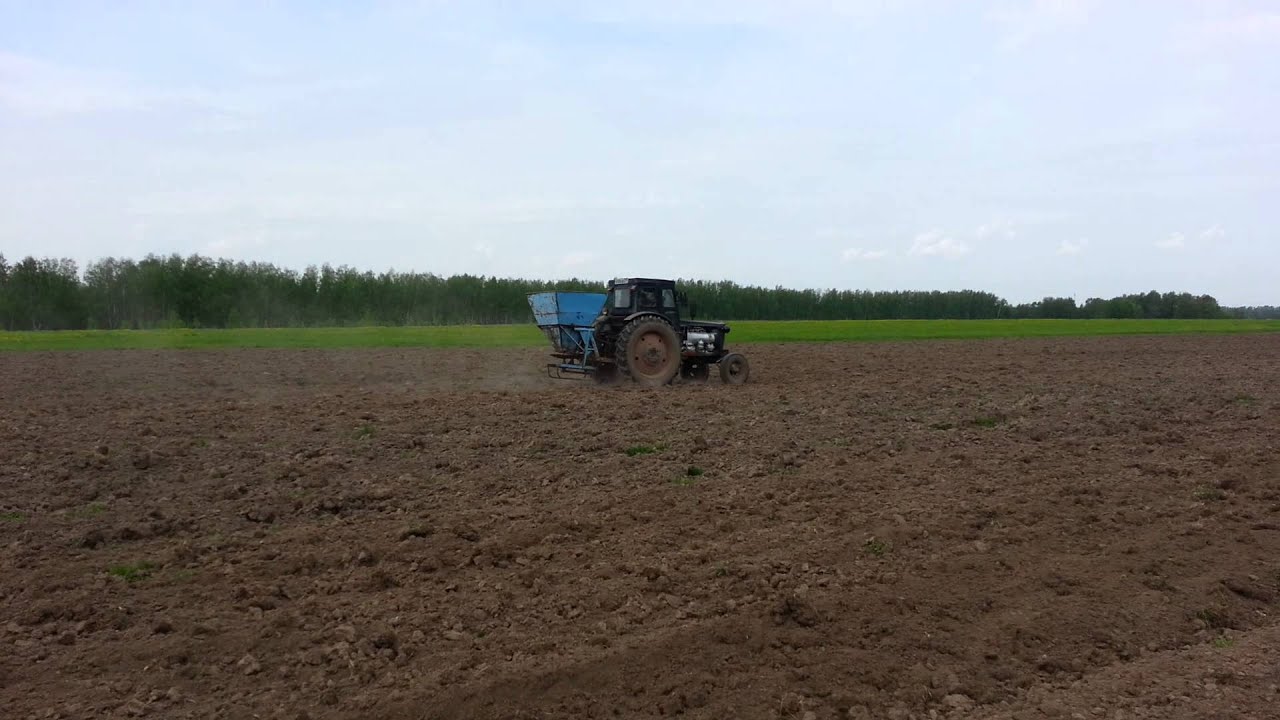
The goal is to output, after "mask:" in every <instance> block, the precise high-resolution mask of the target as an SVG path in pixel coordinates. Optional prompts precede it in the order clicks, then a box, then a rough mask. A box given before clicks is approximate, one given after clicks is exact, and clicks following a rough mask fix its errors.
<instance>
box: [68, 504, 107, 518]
mask: <svg viewBox="0 0 1280 720" xmlns="http://www.w3.org/2000/svg"><path fill="white" fill-rule="evenodd" d="M106 511H107V506H106V505H104V504H102V503H89V504H88V505H85V506H84V507H82V508H76V509H74V510H72V511H71V515H72V516H73V517H97V516H98V515H101V514H102V513H104V512H106Z"/></svg>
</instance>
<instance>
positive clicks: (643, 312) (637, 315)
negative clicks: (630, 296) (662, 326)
mask: <svg viewBox="0 0 1280 720" xmlns="http://www.w3.org/2000/svg"><path fill="white" fill-rule="evenodd" d="M642 317H655V318H657V319H659V320H661V321H662V322H664V323H666V324H668V325H670V324H671V320H670V319H669V318H668V317H667V316H666V315H663V314H662V313H656V312H654V311H652V310H641V311H640V312H634V313H631V314H630V315H628V316H626V317H625V318H623V319H622V324H623V325H626V324H627V323H629V322H631V321H632V320H635V319H636V318H642Z"/></svg>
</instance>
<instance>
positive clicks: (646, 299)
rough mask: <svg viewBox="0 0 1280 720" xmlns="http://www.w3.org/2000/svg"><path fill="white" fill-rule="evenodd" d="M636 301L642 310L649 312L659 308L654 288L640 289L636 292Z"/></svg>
mask: <svg viewBox="0 0 1280 720" xmlns="http://www.w3.org/2000/svg"><path fill="white" fill-rule="evenodd" d="M636 301H637V303H638V307H640V308H641V309H642V310H649V309H652V308H656V307H658V294H657V293H655V292H654V291H653V288H640V289H639V290H636Z"/></svg>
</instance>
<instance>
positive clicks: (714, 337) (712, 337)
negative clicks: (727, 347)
mask: <svg viewBox="0 0 1280 720" xmlns="http://www.w3.org/2000/svg"><path fill="white" fill-rule="evenodd" d="M723 345H724V340H723V339H721V337H720V334H719V333H717V332H715V331H714V330H706V329H704V328H689V329H688V330H687V331H686V332H685V334H684V349H685V350H686V351H688V352H694V353H697V354H699V355H711V354H713V353H715V352H716V349H717V348H719V347H723Z"/></svg>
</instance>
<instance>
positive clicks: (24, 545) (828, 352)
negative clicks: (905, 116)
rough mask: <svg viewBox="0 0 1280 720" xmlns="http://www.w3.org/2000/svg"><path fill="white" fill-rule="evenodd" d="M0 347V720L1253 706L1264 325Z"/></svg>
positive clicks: (1272, 713)
mask: <svg viewBox="0 0 1280 720" xmlns="http://www.w3.org/2000/svg"><path fill="white" fill-rule="evenodd" d="M740 349H742V350H744V351H746V352H747V354H748V356H749V358H750V359H751V361H752V365H753V371H754V375H753V378H752V379H753V382H752V383H750V384H748V385H745V386H741V387H726V386H722V385H721V384H720V383H719V382H718V381H713V382H712V383H710V384H708V385H706V386H690V385H682V386H673V387H670V388H663V389H660V390H640V389H635V388H631V387H613V388H602V387H596V386H593V385H590V384H571V383H557V382H554V381H551V380H548V379H546V378H545V377H543V376H542V375H540V367H541V365H542V363H544V362H545V356H544V354H543V353H541V352H540V351H536V350H517V351H507V350H486V351H468V350H407V349H404V350H386V351H380V350H353V351H319V350H317V351H302V350H243V351H235V350H227V351H161V352H148V351H104V352H95V353H57V354H44V353H23V354H6V355H0V382H2V383H3V388H4V393H3V396H2V397H0V648H3V652H0V708H2V709H0V715H2V716H3V717H6V718H8V717H13V718H28V717H31V718H45V717H63V718H91V717H92V718H98V717H130V716H151V717H162V718H251V717H262V718H290V719H293V718H406V719H407V718H592V717H596V718H612V717H623V718H631V717H638V718H643V717H663V716H678V715H683V716H685V717H696V718H731V717H732V718H796V719H797V720H819V719H829V718H881V717H889V718H935V717H943V718H953V717H954V718H959V717H964V718H969V717H980V718H988V717H989V718H1006V717H1009V718H1012V717H1017V718H1040V717H1062V718H1072V717H1084V718H1093V717H1104V718H1141V717H1149V718H1162V719H1163V718H1202V717H1235V718H1273V717H1276V716H1277V715H1276V713H1277V710H1276V708H1277V707H1280V688H1278V685H1280V625H1278V624H1277V617H1276V613H1277V611H1280V603H1278V602H1277V595H1278V593H1280V336H1276V335H1252V336H1230V337H1159V338H1092V339H1070V340H1016V341H971V342H957V341H941V342H915V343H902V344H859V345H848V344H844V345H842V344H831V345H770V346H758V347H744V348H740Z"/></svg>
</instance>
